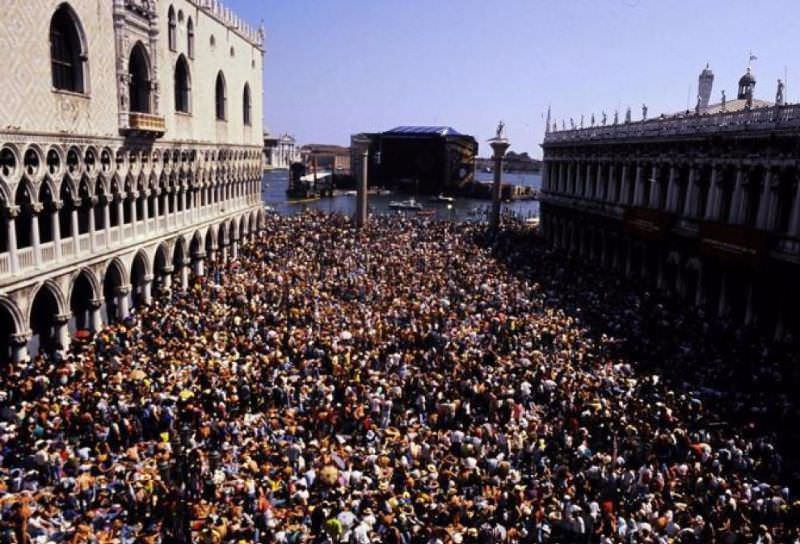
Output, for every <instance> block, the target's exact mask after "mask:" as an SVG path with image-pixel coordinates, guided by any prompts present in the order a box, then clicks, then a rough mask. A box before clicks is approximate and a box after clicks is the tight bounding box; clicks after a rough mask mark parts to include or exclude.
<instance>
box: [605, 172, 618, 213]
mask: <svg viewBox="0 0 800 544" xmlns="http://www.w3.org/2000/svg"><path fill="white" fill-rule="evenodd" d="M618 175H619V172H617V165H616V164H611V165H609V166H608V182H607V185H608V189H607V190H606V202H611V203H612V204H616V203H617V200H618V199H619V196H618V195H617V176H618Z"/></svg>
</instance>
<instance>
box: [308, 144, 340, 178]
mask: <svg viewBox="0 0 800 544" xmlns="http://www.w3.org/2000/svg"><path fill="white" fill-rule="evenodd" d="M300 154H301V155H302V157H303V162H304V163H305V164H306V165H307V166H312V165H316V167H317V168H319V169H320V170H331V169H333V170H335V171H336V173H337V174H349V173H350V148H349V147H344V146H341V145H326V144H308V145H304V146H303V147H302V148H301V149H300Z"/></svg>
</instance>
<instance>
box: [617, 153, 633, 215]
mask: <svg viewBox="0 0 800 544" xmlns="http://www.w3.org/2000/svg"><path fill="white" fill-rule="evenodd" d="M630 171H631V168H630V165H629V164H628V163H624V164H623V165H622V172H621V174H620V175H621V176H622V183H620V189H619V190H620V193H622V194H621V195H619V196H618V198H617V200H618V202H619V203H620V204H622V205H628V204H631V203H630V202H628V195H629V194H630V184H631V180H630V177H631V176H630Z"/></svg>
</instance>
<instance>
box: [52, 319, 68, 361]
mask: <svg viewBox="0 0 800 544" xmlns="http://www.w3.org/2000/svg"><path fill="white" fill-rule="evenodd" d="M70 317H72V316H71V315H70V314H58V315H55V316H53V323H54V325H55V329H56V334H55V336H56V341H57V342H58V345H59V346H61V349H59V351H60V352H61V353H66V352H67V351H69V346H70V341H71V338H70V337H69V318H70Z"/></svg>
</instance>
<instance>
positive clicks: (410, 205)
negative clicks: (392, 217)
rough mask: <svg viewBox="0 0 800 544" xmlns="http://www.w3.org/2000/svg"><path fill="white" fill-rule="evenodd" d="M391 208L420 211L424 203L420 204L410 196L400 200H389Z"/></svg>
mask: <svg viewBox="0 0 800 544" xmlns="http://www.w3.org/2000/svg"><path fill="white" fill-rule="evenodd" d="M389 209H390V210H412V211H419V210H421V209H422V204H420V203H419V202H417V201H416V200H415V199H413V198H409V199H408V200H399V201H398V200H394V201H392V202H389Z"/></svg>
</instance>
